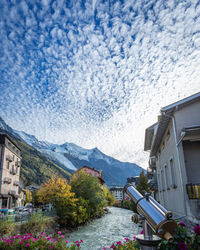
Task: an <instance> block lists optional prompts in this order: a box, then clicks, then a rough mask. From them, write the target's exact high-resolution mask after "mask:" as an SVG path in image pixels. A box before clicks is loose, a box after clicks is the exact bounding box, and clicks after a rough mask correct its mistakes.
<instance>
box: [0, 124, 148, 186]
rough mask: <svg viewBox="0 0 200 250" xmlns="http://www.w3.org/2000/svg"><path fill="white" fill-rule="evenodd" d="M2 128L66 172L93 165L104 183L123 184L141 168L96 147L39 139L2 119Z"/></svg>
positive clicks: (111, 184) (110, 184)
mask: <svg viewBox="0 0 200 250" xmlns="http://www.w3.org/2000/svg"><path fill="white" fill-rule="evenodd" d="M1 121H3V119H1V120H0V128H1V126H3V127H4V128H8V129H9V132H11V133H12V134H13V135H15V136H16V137H18V139H21V140H22V141H23V142H25V143H26V144H28V145H29V146H31V147H33V148H34V149H36V150H37V151H39V152H40V153H41V154H43V155H45V157H47V158H48V159H49V160H50V161H52V162H53V163H55V164H56V165H58V166H60V167H61V168H62V169H64V170H65V171H67V172H68V173H72V172H73V171H75V170H77V169H79V168H80V167H82V166H83V165H87V166H89V167H94V168H96V169H97V170H102V171H103V177H104V179H105V182H106V185H108V186H116V185H117V186H119V185H125V183H126V179H127V178H128V177H131V176H137V175H139V174H140V172H141V171H142V170H143V169H142V168H141V167H140V166H138V165H136V164H135V163H129V162H121V161H119V160H117V159H115V158H113V157H111V156H108V155H106V154H104V153H103V152H101V151H100V150H99V149H98V148H97V147H95V148H92V149H85V148H82V147H80V146H78V145H76V144H74V143H68V142H65V143H63V144H61V145H59V144H55V143H50V142H47V141H39V140H38V139H37V138H36V137H35V136H34V135H29V134H27V133H25V132H23V131H17V130H13V129H12V128H11V127H9V126H8V125H7V124H6V123H5V122H4V121H3V125H1V124H2V123H1Z"/></svg>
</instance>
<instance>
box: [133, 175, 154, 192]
mask: <svg viewBox="0 0 200 250" xmlns="http://www.w3.org/2000/svg"><path fill="white" fill-rule="evenodd" d="M136 189H137V190H138V191H139V192H140V193H141V194H142V195H144V194H145V193H146V192H147V193H151V190H150V188H149V184H148V178H147V177H146V175H145V174H144V171H142V172H141V173H140V177H139V180H138V183H137V185H136Z"/></svg>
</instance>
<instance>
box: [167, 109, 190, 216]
mask: <svg viewBox="0 0 200 250" xmlns="http://www.w3.org/2000/svg"><path fill="white" fill-rule="evenodd" d="M163 115H164V116H167V117H169V118H171V119H172V127H173V132H174V139H175V144H176V153H177V159H178V168H179V172H180V174H181V176H180V182H181V192H182V193H183V198H184V210H185V214H186V215H187V207H186V198H185V197H186V196H185V190H184V188H183V177H182V171H181V162H180V156H179V150H178V146H179V143H180V141H179V143H178V142H177V136H176V123H175V119H174V116H173V115H168V114H166V113H165V112H163Z"/></svg>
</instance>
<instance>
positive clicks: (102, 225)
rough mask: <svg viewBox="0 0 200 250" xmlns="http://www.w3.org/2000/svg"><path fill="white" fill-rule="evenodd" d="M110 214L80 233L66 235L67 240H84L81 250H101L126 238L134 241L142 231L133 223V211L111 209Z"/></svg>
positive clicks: (87, 226) (79, 231)
mask: <svg viewBox="0 0 200 250" xmlns="http://www.w3.org/2000/svg"><path fill="white" fill-rule="evenodd" d="M109 210H110V213H108V214H106V215H104V216H103V217H102V218H99V219H96V220H94V221H92V222H91V223H89V224H88V225H86V226H84V227H82V228H80V229H79V230H78V231H75V232H73V233H70V234H68V235H66V239H67V240H68V241H69V242H70V243H72V242H74V241H76V240H80V239H82V240H83V244H81V249H84V250H99V249H102V248H103V247H107V248H108V249H109V248H110V246H111V245H112V244H113V243H115V242H117V241H119V240H121V241H124V238H126V237H127V238H129V239H133V237H134V236H136V235H137V234H138V233H139V232H140V231H141V228H139V227H138V226H137V225H136V224H134V223H133V222H132V221H131V216H132V214H133V212H132V211H130V210H126V209H122V208H116V207H109Z"/></svg>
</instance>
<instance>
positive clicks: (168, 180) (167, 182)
mask: <svg viewBox="0 0 200 250" xmlns="http://www.w3.org/2000/svg"><path fill="white" fill-rule="evenodd" d="M165 180H166V188H167V189H170V174H169V169H168V166H167V164H166V165H165Z"/></svg>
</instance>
